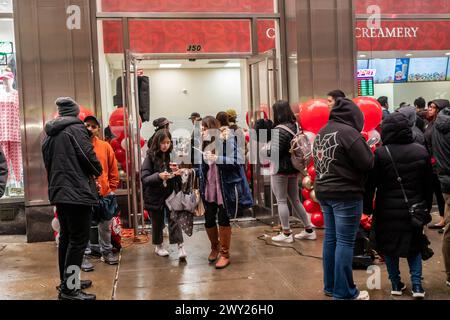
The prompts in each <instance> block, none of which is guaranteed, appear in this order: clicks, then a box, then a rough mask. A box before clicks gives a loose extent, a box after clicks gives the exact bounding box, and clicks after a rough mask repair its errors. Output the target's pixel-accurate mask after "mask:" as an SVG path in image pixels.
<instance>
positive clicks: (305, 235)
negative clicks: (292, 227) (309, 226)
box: [294, 230, 317, 240]
mask: <svg viewBox="0 0 450 320" xmlns="http://www.w3.org/2000/svg"><path fill="white" fill-rule="evenodd" d="M294 238H295V239H298V240H316V239H317V234H316V231H314V230H313V232H311V233H308V232H306V231H305V230H303V231H302V232H300V233H299V234H296V235H295V236H294Z"/></svg>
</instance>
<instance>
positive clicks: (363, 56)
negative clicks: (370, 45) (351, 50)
mask: <svg viewBox="0 0 450 320" xmlns="http://www.w3.org/2000/svg"><path fill="white" fill-rule="evenodd" d="M359 57H360V58H365V57H367V56H366V55H365V54H360V55H359Z"/></svg>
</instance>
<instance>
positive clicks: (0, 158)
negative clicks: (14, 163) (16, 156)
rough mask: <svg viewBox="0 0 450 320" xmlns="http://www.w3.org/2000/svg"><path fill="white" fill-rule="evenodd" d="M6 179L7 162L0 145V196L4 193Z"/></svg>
mask: <svg viewBox="0 0 450 320" xmlns="http://www.w3.org/2000/svg"><path fill="white" fill-rule="evenodd" d="M7 180H8V164H7V163H6V158H5V154H4V153H3V150H2V148H1V147H0V198H1V197H3V195H4V194H5V188H6V182H7Z"/></svg>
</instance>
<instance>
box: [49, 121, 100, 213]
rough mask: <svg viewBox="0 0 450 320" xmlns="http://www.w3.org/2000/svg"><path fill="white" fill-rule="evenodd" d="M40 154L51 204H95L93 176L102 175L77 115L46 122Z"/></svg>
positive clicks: (95, 190) (96, 200)
mask: <svg viewBox="0 0 450 320" xmlns="http://www.w3.org/2000/svg"><path fill="white" fill-rule="evenodd" d="M45 133H46V134H47V137H46V138H45V139H44V142H43V144H42V155H43V158H44V164H45V168H46V169H47V178H48V195H49V200H50V203H51V204H53V205H55V204H75V205H88V206H90V205H97V204H98V192H97V188H96V186H95V181H94V179H93V178H94V176H95V177H99V176H100V175H101V174H102V165H101V164H100V162H99V161H98V159H97V157H96V155H95V152H94V147H93V146H92V143H91V141H90V139H89V132H88V130H87V129H86V127H85V126H84V123H83V122H82V121H81V120H80V119H78V118H76V117H59V118H56V119H55V120H52V121H49V122H47V124H46V125H45Z"/></svg>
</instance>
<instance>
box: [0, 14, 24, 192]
mask: <svg viewBox="0 0 450 320" xmlns="http://www.w3.org/2000/svg"><path fill="white" fill-rule="evenodd" d="M16 72H17V70H16V60H15V45H14V27H13V20H12V19H0V147H1V148H2V150H3V153H4V155H5V158H6V162H7V166H8V180H7V185H6V190H5V195H4V197H3V198H13V197H23V195H24V183H23V162H22V134H21V119H20V104H19V93H18V91H17V77H16Z"/></svg>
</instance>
